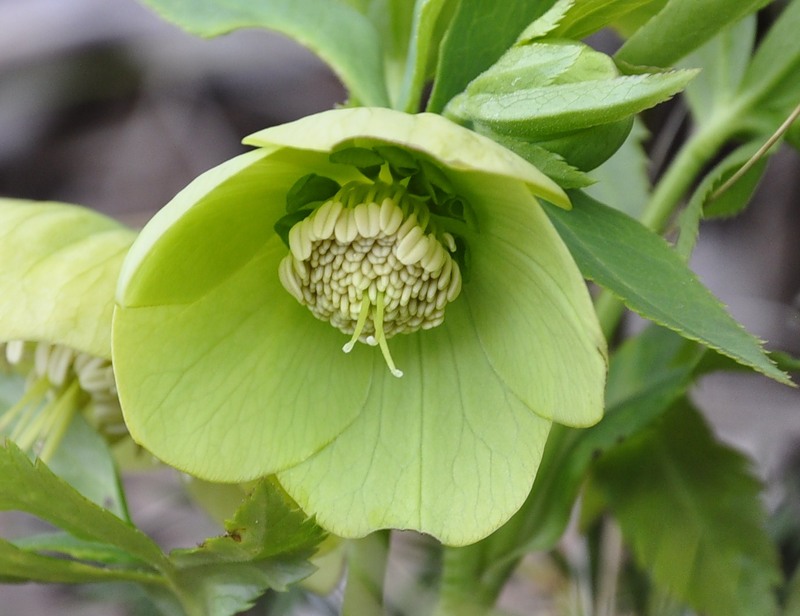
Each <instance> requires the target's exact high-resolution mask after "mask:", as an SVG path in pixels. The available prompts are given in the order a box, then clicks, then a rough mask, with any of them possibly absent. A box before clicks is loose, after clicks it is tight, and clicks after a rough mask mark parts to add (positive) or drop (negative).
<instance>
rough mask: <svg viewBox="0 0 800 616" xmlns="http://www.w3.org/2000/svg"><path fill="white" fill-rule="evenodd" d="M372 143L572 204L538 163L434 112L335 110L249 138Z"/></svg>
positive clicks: (329, 145) (281, 142)
mask: <svg viewBox="0 0 800 616" xmlns="http://www.w3.org/2000/svg"><path fill="white" fill-rule="evenodd" d="M372 142H375V143H391V144H395V145H400V146H405V147H407V148H410V149H412V150H417V151H418V152H424V153H425V154H427V155H429V156H431V157H433V158H434V159H436V160H438V161H439V162H440V163H442V164H444V165H445V166H447V167H449V168H451V169H458V170H462V171H482V172H484V173H489V174H494V175H499V176H502V177H505V178H513V179H515V180H521V181H522V182H525V183H526V184H527V185H528V186H529V188H530V189H531V191H532V192H533V193H534V194H536V195H538V196H540V197H542V198H543V199H547V200H548V201H550V202H552V203H554V204H555V205H558V206H561V207H564V208H567V209H569V207H570V203H569V199H568V197H567V195H566V194H565V193H564V191H563V190H561V188H560V187H559V186H558V185H557V184H556V183H555V182H553V180H551V179H550V178H548V177H547V176H546V175H545V174H543V173H542V172H541V171H539V170H538V169H537V168H536V167H534V166H533V165H531V164H530V163H528V162H527V161H525V160H524V159H522V158H520V157H519V156H517V155H516V154H514V153H513V152H511V151H510V150H507V149H506V148H504V147H503V146H501V145H499V144H498V143H496V142H495V141H492V140H491V139H489V138H487V137H483V136H482V135H478V134H477V133H474V132H472V131H471V130H468V129H466V128H463V127H461V126H459V125H457V124H455V123H453V122H451V121H450V120H448V119H446V118H443V117H442V116H440V115H436V114H433V113H420V114H416V115H409V114H406V113H402V112H400V111H394V110H392V109H384V108H380V107H373V108H369V107H356V108H350V109H333V110H331V111H325V112H322V113H318V114H315V115H313V116H308V117H305V118H302V119H300V120H297V121H295V122H290V123H288V124H281V125H280V126H274V127H272V128H267V129H265V130H262V131H259V132H257V133H255V134H253V135H250V136H249V137H247V138H246V139H245V140H244V143H246V144H248V145H257V146H285V147H289V148H294V149H299V150H313V151H319V152H330V151H331V150H333V149H335V148H336V147H337V146H339V145H342V144H349V145H355V146H361V147H366V146H369V145H371V144H372Z"/></svg>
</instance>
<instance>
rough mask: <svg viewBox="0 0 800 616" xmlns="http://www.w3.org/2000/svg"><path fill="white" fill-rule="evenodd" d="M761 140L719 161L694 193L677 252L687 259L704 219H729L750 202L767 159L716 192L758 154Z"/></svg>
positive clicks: (683, 214) (683, 217) (682, 217)
mask: <svg viewBox="0 0 800 616" xmlns="http://www.w3.org/2000/svg"><path fill="white" fill-rule="evenodd" d="M760 146H761V144H760V143H758V142H750V143H747V144H745V145H743V146H741V147H739V148H737V149H736V150H734V151H733V152H731V153H730V154H728V155H727V156H726V157H725V158H724V159H722V161H720V162H719V163H718V164H717V165H715V166H714V168H713V169H712V170H711V171H709V172H708V174H706V176H705V177H704V178H703V180H702V182H700V185H699V186H698V187H697V188H696V189H695V191H694V193H692V197H691V199H690V200H689V203H688V204H687V206H686V208H685V209H684V210H683V211H682V212H681V215H680V219H679V230H680V235H679V237H678V242H677V244H676V246H675V250H676V252H677V253H678V254H679V255H681V257H683V258H684V259H688V258H689V255H690V254H691V252H692V249H693V248H694V245H695V241H696V240H697V235H698V233H699V226H700V221H701V219H703V218H726V217H729V216H735V215H736V214H738V213H740V212H741V211H742V210H743V209H744V208H745V206H747V204H748V203H749V201H750V198H751V197H752V196H753V193H754V192H755V190H756V187H757V186H758V183H759V182H760V181H761V176H762V175H763V174H764V171H765V170H766V167H767V158H766V157H764V158H761V159H760V160H759V161H758V162H757V163H756V164H755V165H754V166H753V167H751V168H750V169H749V170H748V171H747V173H745V174H744V175H743V176H742V177H740V178H739V179H738V180H737V181H736V182H735V183H734V184H733V185H731V186H730V187H729V188H727V189H726V190H725V191H724V192H722V193H720V194H719V195H717V194H716V192H717V191H718V190H719V189H720V188H721V187H722V185H723V184H724V183H725V182H727V180H728V179H730V178H731V177H732V176H733V174H734V173H736V172H737V171H739V169H740V168H741V167H742V166H743V165H744V164H745V163H746V162H747V161H748V160H750V158H751V157H752V156H753V155H754V154H755V153H756V151H757V150H758V148H759V147H760Z"/></svg>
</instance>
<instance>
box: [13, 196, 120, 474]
mask: <svg viewBox="0 0 800 616" xmlns="http://www.w3.org/2000/svg"><path fill="white" fill-rule="evenodd" d="M134 237H135V234H134V233H133V232H132V231H131V230H129V229H127V228H125V227H123V226H121V225H120V224H118V223H117V222H115V221H113V220H111V219H109V218H106V217H105V216H102V215H100V214H97V213H96V212H92V211H90V210H87V209H84V208H81V207H78V206H72V205H65V204H60V203H33V202H29V201H23V200H17V199H0V263H2V264H3V265H2V268H0V356H2V357H3V360H4V361H5V363H7V364H8V365H10V367H11V369H12V370H14V371H15V372H18V373H21V374H23V375H25V376H26V377H27V383H26V391H25V393H24V394H23V396H22V398H21V399H20V400H19V401H18V402H17V403H16V404H15V405H13V406H12V407H11V408H10V409H6V410H5V411H4V412H2V413H0V432H3V433H6V434H7V435H8V436H10V438H11V439H12V440H14V441H16V442H17V444H18V445H19V446H20V447H21V448H23V449H33V450H35V451H36V452H37V453H38V454H39V455H40V456H41V457H42V458H43V459H45V460H47V459H48V458H49V457H50V456H51V455H52V454H53V453H54V451H55V448H56V447H57V445H58V443H59V442H60V440H61V437H62V436H63V434H64V432H65V431H66V429H67V427H68V425H69V423H70V421H71V419H72V418H73V417H74V415H75V413H78V412H84V413H85V414H86V415H87V419H88V420H89V421H90V423H93V424H94V425H95V427H97V428H98V429H99V430H100V431H101V432H102V433H104V434H105V435H106V436H107V437H110V438H116V437H118V436H120V435H122V434H124V433H125V425H124V423H123V422H122V416H121V409H120V407H119V401H118V399H117V395H116V387H115V383H114V373H113V370H112V367H111V316H112V313H113V307H114V288H115V285H116V281H117V277H118V275H119V271H120V268H121V266H122V259H123V257H124V256H125V253H126V252H127V250H128V248H129V247H130V245H131V244H132V242H133V238H134Z"/></svg>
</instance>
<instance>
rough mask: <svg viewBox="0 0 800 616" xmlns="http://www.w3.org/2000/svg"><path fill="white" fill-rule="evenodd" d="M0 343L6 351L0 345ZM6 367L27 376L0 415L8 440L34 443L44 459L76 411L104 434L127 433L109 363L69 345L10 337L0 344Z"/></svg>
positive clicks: (112, 436)
mask: <svg viewBox="0 0 800 616" xmlns="http://www.w3.org/2000/svg"><path fill="white" fill-rule="evenodd" d="M3 346H5V349H3ZM0 351H4V352H3V353H2V354H3V355H4V356H5V357H4V359H5V361H6V362H7V363H8V365H9V366H10V367H11V368H12V369H15V370H17V371H19V372H23V373H25V374H27V383H26V392H25V394H24V395H23V398H22V399H21V400H20V401H19V403H18V404H16V405H15V406H14V407H12V408H11V409H9V410H8V411H7V412H6V413H5V414H4V415H3V416H2V417H0V430H2V429H6V428H8V427H9V426H10V425H11V424H13V425H14V429H13V430H12V432H11V435H10V436H11V439H12V440H14V441H16V442H17V444H18V445H19V446H20V447H21V448H23V449H28V448H30V447H33V446H37V447H39V449H40V452H39V453H40V455H41V457H42V458H44V459H47V458H48V457H50V455H51V454H52V453H53V451H54V449H55V447H56V446H57V444H58V442H59V441H60V439H61V436H63V433H64V431H65V430H66V428H67V426H68V425H69V422H70V421H71V419H72V417H73V416H74V414H75V412H77V411H79V410H81V409H88V410H89V411H90V416H88V417H87V419H89V420H90V422H91V423H93V424H94V425H95V427H97V428H98V430H100V431H101V432H102V433H103V434H105V435H106V436H108V437H109V438H115V437H119V436H121V435H123V434H125V433H126V428H125V423H124V421H123V418H122V411H121V408H120V405H119V399H118V397H117V388H116V382H115V380H114V371H113V368H112V366H111V362H110V361H109V360H107V359H104V358H102V357H95V356H93V355H89V354H87V353H81V352H78V351H75V350H74V349H71V348H70V347H67V346H64V345H60V344H48V343H46V342H25V341H22V340H13V341H10V342H8V343H6V344H5V345H0Z"/></svg>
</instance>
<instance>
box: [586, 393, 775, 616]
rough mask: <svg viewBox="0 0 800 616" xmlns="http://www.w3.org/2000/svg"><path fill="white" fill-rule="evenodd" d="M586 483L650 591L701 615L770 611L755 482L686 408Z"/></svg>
mask: <svg viewBox="0 0 800 616" xmlns="http://www.w3.org/2000/svg"><path fill="white" fill-rule="evenodd" d="M594 481H595V484H596V485H597V486H599V487H600V488H601V490H602V491H603V492H604V493H605V494H606V497H607V499H608V503H609V505H610V507H611V509H612V510H613V511H614V513H615V515H616V517H617V519H618V521H619V523H620V526H621V528H622V532H623V535H624V536H625V538H626V539H627V542H628V544H629V545H630V547H631V549H632V550H633V553H634V555H635V556H636V558H637V560H638V561H639V563H640V564H641V565H642V566H643V567H645V568H646V569H647V570H648V571H649V572H650V574H651V576H652V578H653V580H654V581H655V582H656V584H658V585H660V586H662V587H664V588H665V589H667V590H668V591H669V592H670V593H671V594H674V595H675V596H677V597H679V598H680V599H682V600H684V601H686V602H688V603H689V604H690V605H692V606H693V607H694V608H695V609H697V610H698V611H701V612H703V613H705V614H709V616H717V615H718V616H737V615H741V616H750V615H752V614H763V615H764V616H768V615H769V614H775V613H776V612H777V607H776V604H775V596H774V594H773V590H774V587H775V586H776V584H777V582H778V581H779V580H780V579H781V574H780V571H779V569H778V566H777V555H776V553H775V549H774V547H773V545H772V543H771V541H770V539H769V537H768V536H767V533H766V531H765V514H764V511H763V508H762V505H761V502H760V490H761V485H760V483H759V482H758V480H756V479H755V477H754V476H753V475H752V474H751V471H750V469H749V462H748V460H747V459H746V458H745V457H744V456H742V455H741V454H740V453H738V452H736V451H734V450H733V449H731V448H729V447H727V446H725V445H722V444H721V443H719V442H718V441H716V439H715V438H714V436H713V434H712V433H711V431H710V429H709V428H708V426H707V425H706V424H705V422H704V421H703V419H702V418H701V416H700V414H699V413H698V412H697V411H695V410H694V409H693V408H691V406H690V405H689V404H688V403H683V404H680V403H679V404H677V405H676V406H675V407H674V408H673V409H672V410H671V411H670V412H669V413H668V414H666V415H664V416H663V417H662V419H661V420H660V421H659V422H658V423H657V424H655V425H654V426H653V427H652V428H651V429H649V430H647V431H646V432H644V433H642V434H640V435H638V436H635V437H633V438H631V439H630V440H628V441H627V442H625V443H622V444H621V445H620V446H618V447H617V448H616V449H614V450H613V451H611V452H609V453H608V454H606V456H605V457H604V458H603V459H602V460H601V461H600V462H599V464H598V465H597V466H596V468H595V474H594Z"/></svg>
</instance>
